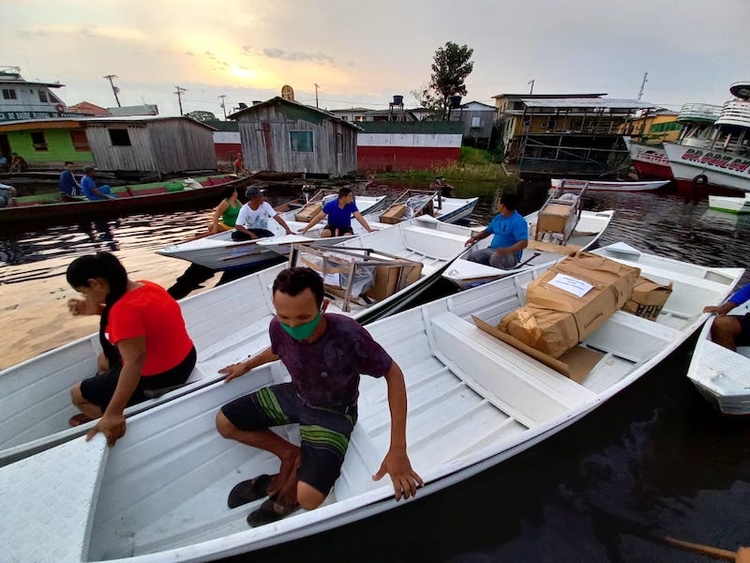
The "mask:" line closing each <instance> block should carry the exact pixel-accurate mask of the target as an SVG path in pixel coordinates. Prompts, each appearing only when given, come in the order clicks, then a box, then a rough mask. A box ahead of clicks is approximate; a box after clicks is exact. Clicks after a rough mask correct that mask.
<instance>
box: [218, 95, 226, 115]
mask: <svg viewBox="0 0 750 563" xmlns="http://www.w3.org/2000/svg"><path fill="white" fill-rule="evenodd" d="M219 97H220V98H221V109H223V110H224V121H226V120H227V106H226V105H225V104H224V98H226V97H227V95H226V94H222V95H221V96H219Z"/></svg>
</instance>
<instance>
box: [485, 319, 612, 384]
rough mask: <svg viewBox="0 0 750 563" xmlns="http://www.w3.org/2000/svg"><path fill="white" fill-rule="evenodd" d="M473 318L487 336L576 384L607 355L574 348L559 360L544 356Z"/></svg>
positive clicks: (495, 328)
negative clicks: (511, 347) (500, 341)
mask: <svg viewBox="0 0 750 563" xmlns="http://www.w3.org/2000/svg"><path fill="white" fill-rule="evenodd" d="M471 318H472V319H473V320H474V324H475V325H477V327H479V328H480V329H482V330H483V331H484V332H486V333H487V334H490V335H492V336H494V337H495V338H498V339H499V340H502V341H503V342H505V343H506V344H510V345H511V346H513V347H514V348H516V349H517V350H520V351H521V352H523V353H524V354H528V355H529V356H531V357H532V358H535V359H537V360H539V361H540V362H542V363H543V364H544V365H546V366H549V367H551V368H552V369H554V370H555V371H557V372H559V373H561V374H562V375H564V376H566V377H569V378H570V379H572V380H573V381H575V382H576V383H582V382H583V381H584V380H585V379H586V377H588V374H589V373H590V372H591V370H592V369H593V368H594V366H595V365H596V364H598V363H599V360H601V359H602V358H603V357H604V355H605V354H604V353H603V352H598V351H596V350H590V349H589V348H584V347H583V346H574V347H573V348H571V349H570V350H568V351H567V352H565V353H564V354H562V355H561V356H559V357H558V358H553V357H552V356H550V355H549V354H544V353H542V352H540V351H539V350H537V349H535V348H532V347H531V346H528V345H527V344H524V343H523V342H521V341H520V340H518V339H517V338H514V337H513V336H511V335H510V334H506V333H504V332H502V331H501V330H500V329H499V328H498V327H496V326H492V325H491V324H489V323H486V322H484V321H483V320H482V319H480V318H478V317H475V316H474V315H472V316H471Z"/></svg>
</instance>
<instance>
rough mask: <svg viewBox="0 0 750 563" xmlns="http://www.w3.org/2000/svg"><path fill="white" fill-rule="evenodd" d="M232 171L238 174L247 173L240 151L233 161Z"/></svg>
mask: <svg viewBox="0 0 750 563" xmlns="http://www.w3.org/2000/svg"><path fill="white" fill-rule="evenodd" d="M234 173H235V174H237V175H238V176H246V175H247V169H246V168H245V162H244V161H243V159H242V153H239V154H238V155H237V159H236V160H235V161H234Z"/></svg>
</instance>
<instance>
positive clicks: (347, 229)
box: [323, 224, 354, 237]
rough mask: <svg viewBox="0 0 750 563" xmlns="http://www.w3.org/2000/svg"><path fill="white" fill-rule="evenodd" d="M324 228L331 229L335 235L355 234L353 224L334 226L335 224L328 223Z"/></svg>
mask: <svg viewBox="0 0 750 563" xmlns="http://www.w3.org/2000/svg"><path fill="white" fill-rule="evenodd" d="M323 230H324V231H331V233H332V235H333V236H335V237H341V236H344V235H353V234H354V229H352V228H351V226H349V227H334V226H333V225H330V224H328V225H326V226H325V227H323Z"/></svg>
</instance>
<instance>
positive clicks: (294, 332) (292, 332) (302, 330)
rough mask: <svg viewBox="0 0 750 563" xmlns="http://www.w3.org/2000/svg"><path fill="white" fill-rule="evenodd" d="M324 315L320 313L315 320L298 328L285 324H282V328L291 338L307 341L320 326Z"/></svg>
mask: <svg viewBox="0 0 750 563" xmlns="http://www.w3.org/2000/svg"><path fill="white" fill-rule="evenodd" d="M322 315H323V313H320V312H319V313H318V314H317V315H316V316H315V318H314V319H313V320H311V321H309V322H306V323H305V324H301V325H298V326H287V325H285V324H284V323H281V327H282V328H283V329H284V330H285V331H286V332H287V334H289V336H291V337H292V338H294V339H295V340H307V339H308V338H310V336H311V335H312V333H313V332H314V331H315V329H316V328H317V326H318V325H319V324H320V319H321V318H322Z"/></svg>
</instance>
